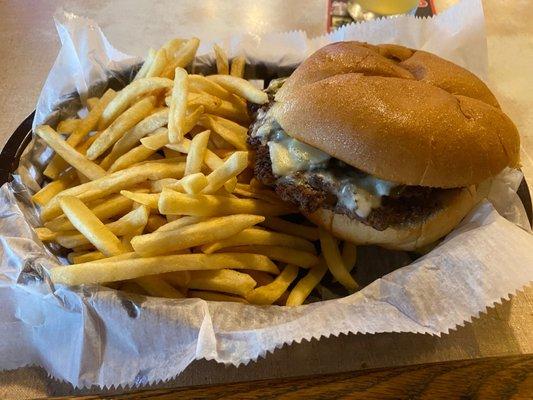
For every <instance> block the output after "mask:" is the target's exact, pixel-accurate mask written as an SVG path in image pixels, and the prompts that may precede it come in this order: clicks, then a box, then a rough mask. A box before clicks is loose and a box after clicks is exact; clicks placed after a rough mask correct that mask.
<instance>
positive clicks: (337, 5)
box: [327, 0, 436, 32]
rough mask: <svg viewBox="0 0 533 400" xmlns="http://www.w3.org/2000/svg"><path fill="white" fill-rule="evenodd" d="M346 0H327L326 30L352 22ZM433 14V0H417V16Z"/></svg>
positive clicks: (430, 15) (329, 30)
mask: <svg viewBox="0 0 533 400" xmlns="http://www.w3.org/2000/svg"><path fill="white" fill-rule="evenodd" d="M348 1H349V0H328V15H327V19H328V23H327V29H328V32H331V31H332V30H334V29H336V28H339V27H341V26H342V25H346V24H350V23H352V22H354V19H353V18H352V17H351V16H350V14H349V12H348ZM435 14H436V12H435V6H434V4H433V0H420V1H419V2H418V8H417V10H416V12H415V15H416V16H417V17H420V18H423V17H432V16H433V15H435Z"/></svg>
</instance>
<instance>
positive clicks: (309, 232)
mask: <svg viewBox="0 0 533 400" xmlns="http://www.w3.org/2000/svg"><path fill="white" fill-rule="evenodd" d="M261 225H262V226H265V227H267V228H270V229H272V230H274V231H278V232H282V233H286V234H288V235H294V236H300V237H302V238H305V239H307V240H311V241H315V240H318V239H319V237H318V229H317V228H316V227H312V226H307V225H301V224H295V223H294V222H289V221H285V220H284V219H281V218H278V217H266V218H265V220H264V221H263V222H261Z"/></svg>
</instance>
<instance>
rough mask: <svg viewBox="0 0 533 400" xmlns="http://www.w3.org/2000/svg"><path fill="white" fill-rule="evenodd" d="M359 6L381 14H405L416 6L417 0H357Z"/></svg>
mask: <svg viewBox="0 0 533 400" xmlns="http://www.w3.org/2000/svg"><path fill="white" fill-rule="evenodd" d="M357 2H358V3H359V4H360V5H361V7H362V8H363V9H364V10H366V11H371V12H373V13H376V14H381V15H395V14H405V13H407V12H409V11H411V10H412V9H413V8H415V7H417V6H418V0H358V1H357Z"/></svg>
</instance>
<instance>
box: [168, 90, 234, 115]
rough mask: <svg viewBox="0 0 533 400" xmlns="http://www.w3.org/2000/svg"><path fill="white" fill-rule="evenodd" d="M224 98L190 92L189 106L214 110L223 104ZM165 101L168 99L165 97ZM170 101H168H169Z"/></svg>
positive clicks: (208, 110)
mask: <svg viewBox="0 0 533 400" xmlns="http://www.w3.org/2000/svg"><path fill="white" fill-rule="evenodd" d="M223 101H224V100H221V99H219V98H218V97H215V96H212V95H210V94H208V93H193V92H191V93H189V95H188V97H187V105H188V106H189V107H199V106H202V107H204V109H205V111H206V112H214V111H216V110H218V108H219V107H220V106H221V105H222V102H223ZM165 102H167V100H166V99H165ZM167 103H168V102H167Z"/></svg>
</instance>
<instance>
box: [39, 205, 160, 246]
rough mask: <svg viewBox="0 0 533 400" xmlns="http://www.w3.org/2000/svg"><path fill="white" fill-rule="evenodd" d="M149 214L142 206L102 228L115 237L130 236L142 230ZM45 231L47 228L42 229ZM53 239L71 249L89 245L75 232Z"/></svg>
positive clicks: (59, 235) (82, 236)
mask: <svg viewBox="0 0 533 400" xmlns="http://www.w3.org/2000/svg"><path fill="white" fill-rule="evenodd" d="M149 214H150V212H149V209H148V207H146V206H142V207H139V208H137V209H134V210H132V211H130V212H129V213H128V214H126V215H124V216H123V217H122V218H120V219H119V220H117V221H114V222H110V223H108V224H105V225H104V226H105V227H106V228H107V229H109V231H110V232H111V233H113V234H114V235H116V236H123V235H127V234H130V233H132V232H134V231H136V230H138V229H139V228H141V229H142V228H144V227H145V225H146V223H147V222H148V216H149ZM44 229H47V228H44ZM54 236H55V237H54V239H53V240H55V241H56V242H57V243H59V244H60V245H61V246H63V247H66V248H69V249H72V248H74V247H77V246H81V245H84V244H87V243H89V241H88V239H87V238H86V237H85V236H84V235H82V234H81V233H78V232H77V231H63V232H59V233H57V232H56V233H55V235H54Z"/></svg>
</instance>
